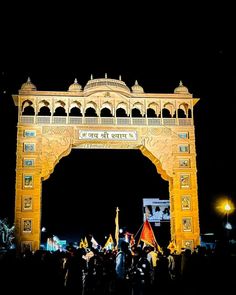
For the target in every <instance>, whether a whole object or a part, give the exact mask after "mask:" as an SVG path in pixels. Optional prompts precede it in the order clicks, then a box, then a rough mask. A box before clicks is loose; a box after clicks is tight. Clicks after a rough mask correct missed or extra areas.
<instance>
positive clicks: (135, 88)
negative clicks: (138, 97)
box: [131, 80, 144, 93]
mask: <svg viewBox="0 0 236 295" xmlns="http://www.w3.org/2000/svg"><path fill="white" fill-rule="evenodd" d="M131 89H132V92H134V93H144V90H143V87H142V86H140V85H139V84H138V81H137V80H136V81H135V84H134V86H132V87H131Z"/></svg>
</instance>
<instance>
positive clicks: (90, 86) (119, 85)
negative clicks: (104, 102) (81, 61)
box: [84, 74, 130, 96]
mask: <svg viewBox="0 0 236 295" xmlns="http://www.w3.org/2000/svg"><path fill="white" fill-rule="evenodd" d="M102 91H109V92H110V91H114V92H121V93H123V94H124V95H128V96H130V89H129V88H128V87H127V86H126V84H125V82H123V81H121V80H116V79H108V78H107V74H106V75H105V78H100V79H93V77H92V76H91V80H89V81H88V82H87V84H86V85H85V87H84V95H85V96H87V95H90V94H92V93H95V92H102Z"/></svg>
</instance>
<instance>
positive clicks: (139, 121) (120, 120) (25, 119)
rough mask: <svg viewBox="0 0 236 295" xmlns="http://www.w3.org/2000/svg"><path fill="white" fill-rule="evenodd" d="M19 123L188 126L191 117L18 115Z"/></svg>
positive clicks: (191, 121)
mask: <svg viewBox="0 0 236 295" xmlns="http://www.w3.org/2000/svg"><path fill="white" fill-rule="evenodd" d="M19 123H20V124H24V125H27V124H36V125H37V124H40V125H49V124H53V125H112V126H113V125H120V126H127V125H132V126H146V125H148V126H162V125H164V126H190V125H193V119H192V118H130V117H72V116H70V117H68V116H64V117H60V116H20V117H19Z"/></svg>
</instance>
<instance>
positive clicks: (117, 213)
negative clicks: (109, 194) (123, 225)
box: [115, 207, 120, 248]
mask: <svg viewBox="0 0 236 295" xmlns="http://www.w3.org/2000/svg"><path fill="white" fill-rule="evenodd" d="M119 211H120V210H119V208H118V207H116V218H115V225H116V228H115V240H116V248H118V242H119Z"/></svg>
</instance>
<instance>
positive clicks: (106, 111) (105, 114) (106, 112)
mask: <svg viewBox="0 0 236 295" xmlns="http://www.w3.org/2000/svg"><path fill="white" fill-rule="evenodd" d="M100 116H101V117H112V113H111V111H110V110H109V109H108V108H103V109H102V110H101V115H100Z"/></svg>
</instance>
